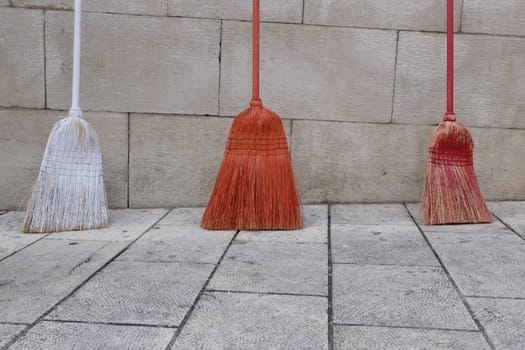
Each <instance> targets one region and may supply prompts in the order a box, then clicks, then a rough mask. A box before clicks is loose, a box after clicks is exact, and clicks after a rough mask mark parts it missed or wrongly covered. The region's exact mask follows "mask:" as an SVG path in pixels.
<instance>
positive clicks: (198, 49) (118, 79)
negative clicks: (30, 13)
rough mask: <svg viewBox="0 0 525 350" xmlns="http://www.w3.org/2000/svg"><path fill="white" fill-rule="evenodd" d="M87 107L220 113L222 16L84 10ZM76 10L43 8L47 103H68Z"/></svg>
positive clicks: (83, 94) (64, 105) (65, 105)
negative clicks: (117, 13)
mask: <svg viewBox="0 0 525 350" xmlns="http://www.w3.org/2000/svg"><path fill="white" fill-rule="evenodd" d="M83 23H84V24H83V25H84V28H85V30H84V31H83V41H82V50H83V51H82V54H83V57H82V69H81V80H82V89H81V93H80V95H81V96H80V100H81V101H82V108H84V109H85V110H103V111H121V112H139V113H140V112H142V113H145V112H147V113H177V114H185V113H189V114H200V115H206V114H214V115H216V114H217V113H218V91H219V49H220V21H216V20H209V19H190V18H175V17H171V18H168V17H152V16H128V15H112V14H101V13H85V14H84V16H83ZM72 37H73V16H72V14H71V12H64V11H59V12H55V11H46V69H47V72H46V77H47V86H46V87H47V103H48V106H49V107H51V108H56V109H64V108H69V104H70V102H71V101H70V100H69V96H70V87H71V62H72V59H71V55H72V44H73V42H72Z"/></svg>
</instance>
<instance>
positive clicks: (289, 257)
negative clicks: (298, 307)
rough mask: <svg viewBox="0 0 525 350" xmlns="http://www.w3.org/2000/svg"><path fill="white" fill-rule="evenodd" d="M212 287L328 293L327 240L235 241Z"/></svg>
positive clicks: (265, 291) (260, 291)
mask: <svg viewBox="0 0 525 350" xmlns="http://www.w3.org/2000/svg"><path fill="white" fill-rule="evenodd" d="M208 288H209V289H212V290H222V291H238V292H239V291H241V292H256V293H290V294H309V295H327V293H328V251H327V246H326V244H316V243H308V244H297V243H274V242H271V243H267V242H264V243H263V242H246V241H234V243H233V244H232V246H231V247H230V249H229V250H228V252H227V253H226V256H225V257H224V260H223V261H222V263H221V265H220V266H219V268H218V269H217V271H216V273H215V274H214V275H213V278H212V279H211V281H210V284H209V285H208Z"/></svg>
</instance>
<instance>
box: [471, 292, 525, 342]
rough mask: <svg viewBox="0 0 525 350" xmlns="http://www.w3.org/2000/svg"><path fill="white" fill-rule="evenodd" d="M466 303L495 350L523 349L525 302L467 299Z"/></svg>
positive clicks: (524, 339)
mask: <svg viewBox="0 0 525 350" xmlns="http://www.w3.org/2000/svg"><path fill="white" fill-rule="evenodd" d="M468 303H469V304H470V306H471V307H472V310H473V311H474V314H475V315H476V318H477V319H478V320H479V321H480V323H481V325H482V326H483V328H484V329H485V332H487V335H488V336H489V338H490V340H492V342H493V343H494V346H495V347H496V349H498V350H499V349H501V350H521V349H523V344H524V343H525V318H524V317H523V315H525V300H503V299H483V298H479V299H478V298H468Z"/></svg>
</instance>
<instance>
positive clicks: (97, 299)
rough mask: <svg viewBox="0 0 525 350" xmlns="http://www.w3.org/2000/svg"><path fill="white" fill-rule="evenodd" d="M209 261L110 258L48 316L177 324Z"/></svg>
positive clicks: (208, 270)
mask: <svg viewBox="0 0 525 350" xmlns="http://www.w3.org/2000/svg"><path fill="white" fill-rule="evenodd" d="M212 270H213V265H208V264H180V263H169V264H165V263H162V264H161V263H149V262H123V261H118V262H113V263H111V264H110V265H108V266H107V267H106V268H104V270H102V271H101V272H100V273H99V274H97V275H96V276H95V277H94V278H92V279H91V280H90V281H89V282H88V283H86V284H85V285H84V286H83V287H82V288H81V289H80V290H78V291H77V293H75V294H74V295H72V296H71V297H70V298H69V299H68V300H66V301H65V302H64V303H62V304H60V305H59V306H58V307H57V308H56V309H55V310H54V311H53V312H52V313H51V314H50V315H49V316H48V319H51V320H53V319H58V320H67V321H90V322H106V323H107V322H110V323H126V324H139V325H152V326H168V327H176V326H178V325H179V324H180V322H181V321H182V320H183V318H184V317H185V315H186V313H187V312H188V311H189V309H190V307H191V305H192V304H193V302H194V301H195V299H196V298H197V296H198V295H199V292H200V291H201V289H202V287H203V286H204V283H205V282H206V280H207V279H208V276H209V275H210V273H211V271H212Z"/></svg>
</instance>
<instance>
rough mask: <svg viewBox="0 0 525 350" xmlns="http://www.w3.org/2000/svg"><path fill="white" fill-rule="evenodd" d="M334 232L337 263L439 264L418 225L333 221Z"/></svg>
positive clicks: (333, 244)
mask: <svg viewBox="0 0 525 350" xmlns="http://www.w3.org/2000/svg"><path fill="white" fill-rule="evenodd" d="M331 234H332V262H334V263H350V264H359V265H419V266H440V265H439V262H438V261H437V259H436V258H435V256H434V254H433V253H432V250H431V249H430V247H429V246H428V244H427V243H426V242H425V239H424V238H423V236H422V235H421V233H420V232H419V230H418V229H417V227H416V226H404V225H339V224H334V225H332V227H331Z"/></svg>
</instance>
